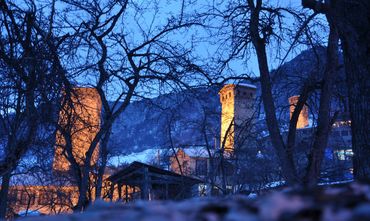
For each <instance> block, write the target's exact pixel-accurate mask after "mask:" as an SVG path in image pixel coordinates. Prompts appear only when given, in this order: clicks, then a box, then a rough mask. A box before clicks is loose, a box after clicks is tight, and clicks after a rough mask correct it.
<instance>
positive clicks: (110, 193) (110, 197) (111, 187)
mask: <svg viewBox="0 0 370 221" xmlns="http://www.w3.org/2000/svg"><path fill="white" fill-rule="evenodd" d="M113 195H114V183H113V182H112V183H111V185H110V191H109V199H110V201H111V202H112V201H113Z"/></svg>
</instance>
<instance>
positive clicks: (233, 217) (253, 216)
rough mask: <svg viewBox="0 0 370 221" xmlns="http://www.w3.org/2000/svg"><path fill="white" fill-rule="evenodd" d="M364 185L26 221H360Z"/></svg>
mask: <svg viewBox="0 0 370 221" xmlns="http://www.w3.org/2000/svg"><path fill="white" fill-rule="evenodd" d="M369 199H370V185H364V184H358V183H352V184H348V185H346V186H340V187H339V186H336V187H324V188H323V187H321V188H316V189H313V190H300V189H285V190H283V191H280V192H274V193H269V194H267V195H266V196H263V197H260V198H258V199H250V198H248V197H246V196H240V195H238V196H230V197H224V198H197V199H191V200H187V201H182V202H169V201H167V202H160V201H158V202H153V201H152V202H143V201H141V202H136V203H133V204H126V205H125V204H118V203H115V204H114V203H105V202H96V203H95V204H94V205H92V206H91V207H90V208H89V209H88V210H87V211H86V212H85V213H79V214H73V215H60V216H49V217H33V218H26V219H24V220H28V221H49V220H50V221H118V220H125V221H169V220H173V221H191V220H195V221H196V220H199V221H219V220H227V221H258V220H261V221H274V220H278V221H289V220H298V221H303V220H304V221H309V220H325V221H347V220H350V221H366V220H370V200H369Z"/></svg>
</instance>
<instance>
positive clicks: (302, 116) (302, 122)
mask: <svg viewBox="0 0 370 221" xmlns="http://www.w3.org/2000/svg"><path fill="white" fill-rule="evenodd" d="M298 100H299V96H298V95H295V96H291V97H290V98H289V105H290V108H289V115H290V116H289V119H292V115H293V112H294V110H295V106H296V104H297V103H298ZM307 126H308V107H307V105H304V106H303V108H302V110H301V113H299V117H298V122H297V128H298V129H300V128H305V127H307Z"/></svg>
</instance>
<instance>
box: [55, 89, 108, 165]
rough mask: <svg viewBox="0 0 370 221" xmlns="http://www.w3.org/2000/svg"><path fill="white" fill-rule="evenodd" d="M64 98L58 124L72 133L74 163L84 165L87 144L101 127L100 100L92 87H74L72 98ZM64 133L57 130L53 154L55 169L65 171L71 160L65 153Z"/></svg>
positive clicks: (95, 155) (95, 160)
mask: <svg viewBox="0 0 370 221" xmlns="http://www.w3.org/2000/svg"><path fill="white" fill-rule="evenodd" d="M65 101H66V100H63V105H62V109H61V110H60V112H59V125H60V127H61V128H63V129H64V130H66V131H69V134H71V141H72V142H71V143H72V153H73V156H74V159H76V161H77V163H78V164H80V165H83V162H84V160H85V154H86V152H87V151H88V149H89V147H90V144H91V143H92V141H93V139H94V138H95V136H96V134H97V133H98V132H99V129H100V113H101V106H102V105H101V101H100V96H99V94H98V92H97V90H96V89H95V88H73V91H72V93H71V101H72V102H69V103H68V102H65ZM65 140H66V139H65V136H63V134H62V133H61V131H60V130H58V132H57V134H56V145H55V155H54V162H53V169H54V170H56V171H68V170H69V167H70V163H69V161H68V160H67V158H66V157H65V154H66V142H65ZM98 149H99V146H96V148H95V151H94V153H93V157H92V160H91V165H93V164H95V163H96V162H97V159H98Z"/></svg>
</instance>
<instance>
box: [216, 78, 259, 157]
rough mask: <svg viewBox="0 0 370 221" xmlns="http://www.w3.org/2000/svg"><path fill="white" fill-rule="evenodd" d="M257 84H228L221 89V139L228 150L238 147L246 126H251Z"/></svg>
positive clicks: (221, 144)
mask: <svg viewBox="0 0 370 221" xmlns="http://www.w3.org/2000/svg"><path fill="white" fill-rule="evenodd" d="M256 89H257V88H256V86H254V85H251V84H238V85H236V84H227V85H225V86H224V87H223V88H222V89H221V90H220V91H219V96H220V102H221V105H222V111H221V140H220V146H221V148H222V147H224V149H225V151H226V152H233V151H234V150H235V148H238V145H239V143H240V142H239V141H240V140H241V139H240V138H242V137H243V136H242V135H243V134H242V133H243V131H244V132H246V130H245V128H246V127H248V126H250V125H251V123H252V119H253V116H254V113H255V98H256Z"/></svg>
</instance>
